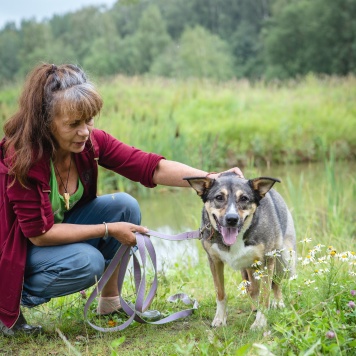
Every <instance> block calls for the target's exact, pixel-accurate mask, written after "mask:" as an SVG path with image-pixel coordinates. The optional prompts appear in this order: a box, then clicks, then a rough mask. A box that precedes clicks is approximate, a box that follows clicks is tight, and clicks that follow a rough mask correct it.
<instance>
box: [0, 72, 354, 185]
mask: <svg viewBox="0 0 356 356" xmlns="http://www.w3.org/2000/svg"><path fill="white" fill-rule="evenodd" d="M98 87H99V90H100V92H101V93H102V95H103V98H104V103H105V104H104V109H103V111H102V114H101V117H100V118H99V119H98V120H97V123H96V125H97V127H99V128H102V129H105V130H107V131H108V132H110V133H112V134H113V135H114V136H116V137H118V138H119V139H121V140H122V141H124V142H126V143H128V144H130V145H133V146H136V147H139V148H142V149H143V150H146V151H151V152H157V153H160V154H163V155H164V156H166V157H167V158H168V159H172V160H177V161H181V162H184V163H187V164H189V165H193V166H196V167H199V168H202V169H205V170H207V171H212V170H214V171H216V170H220V169H225V168H227V167H231V166H234V165H238V166H241V167H246V166H249V165H250V164H251V163H253V164H254V165H257V166H261V165H269V164H271V163H273V164H276V163H298V162H308V161H322V160H323V159H324V157H325V155H326V154H329V153H330V150H331V149H332V150H333V152H334V155H335V158H336V159H337V160H340V159H350V158H351V159H354V158H355V157H356V130H355V125H356V107H355V101H354V98H355V96H356V78H355V77H347V78H336V77H325V78H318V77H315V76H312V75H311V76H308V77H306V78H303V79H301V80H300V81H290V82H283V83H280V82H273V83H264V82H258V83H254V84H252V83H250V82H247V81H231V82H227V83H213V82H210V81H204V80H200V81H198V80H187V81H179V80H173V79H172V80H167V79H160V78H145V77H135V78H126V77H121V76H120V77H115V78H112V80H111V81H105V82H99V83H98ZM18 92H19V86H14V87H7V88H3V89H1V90H0V112H1V116H0V121H4V120H5V119H6V118H8V117H9V116H10V115H11V114H12V113H13V112H14V111H15V110H16V103H17V95H18ZM102 176H103V179H102V182H103V183H102V185H101V187H100V188H101V189H106V187H108V188H109V187H111V188H112V189H117V188H118V187H120V188H122V189H125V190H127V191H132V190H136V189H138V186H137V185H136V184H131V183H130V182H128V181H127V180H125V179H122V178H118V177H117V176H115V175H113V174H111V173H109V172H107V171H103V173H102Z"/></svg>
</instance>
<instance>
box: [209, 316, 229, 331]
mask: <svg viewBox="0 0 356 356" xmlns="http://www.w3.org/2000/svg"><path fill="white" fill-rule="evenodd" d="M211 326H212V327H213V328H217V327H219V326H226V316H224V317H220V316H218V315H216V316H215V318H214V320H213V322H212V323H211Z"/></svg>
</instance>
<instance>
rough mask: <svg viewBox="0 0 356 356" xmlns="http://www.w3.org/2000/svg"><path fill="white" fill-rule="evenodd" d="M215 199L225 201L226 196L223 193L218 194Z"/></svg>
mask: <svg viewBox="0 0 356 356" xmlns="http://www.w3.org/2000/svg"><path fill="white" fill-rule="evenodd" d="M215 200H217V201H223V200H224V196H223V195H221V194H219V195H217V196H216V197H215Z"/></svg>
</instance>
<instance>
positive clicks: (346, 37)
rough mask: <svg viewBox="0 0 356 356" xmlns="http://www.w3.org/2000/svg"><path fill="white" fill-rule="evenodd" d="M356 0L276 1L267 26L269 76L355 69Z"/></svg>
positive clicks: (342, 72) (342, 71) (283, 76)
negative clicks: (272, 14)
mask: <svg viewBox="0 0 356 356" xmlns="http://www.w3.org/2000/svg"><path fill="white" fill-rule="evenodd" d="M355 15H356V1H355V0H338V1H333V0H316V1H308V0H302V1H290V2H281V1H280V2H277V4H276V6H275V11H274V16H273V17H272V18H271V19H270V21H269V25H268V26H267V27H266V30H265V32H264V33H265V38H266V39H265V46H266V58H267V61H268V71H267V73H268V76H270V77H276V76H277V77H280V78H286V77H295V76H297V75H305V74H307V73H310V72H313V73H324V74H336V75H347V74H348V73H350V72H354V71H355V69H356V51H355V46H356V27H355V25H354V18H355Z"/></svg>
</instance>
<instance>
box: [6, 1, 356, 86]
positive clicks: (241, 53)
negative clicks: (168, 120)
mask: <svg viewBox="0 0 356 356" xmlns="http://www.w3.org/2000/svg"><path fill="white" fill-rule="evenodd" d="M355 16H356V0H337V1H334V0H315V1H307V0H301V1H285V0H254V1H250V0H190V1H188V2H187V1H185V0H171V1H165V0H127V1H117V2H116V3H115V4H114V5H113V7H112V8H110V9H108V8H106V7H105V6H97V7H95V6H89V7H84V8H82V9H80V10H78V11H76V12H72V13H67V14H64V15H61V16H59V15H55V16H53V17H52V18H51V19H49V20H45V21H43V22H37V21H36V20H35V19H31V20H26V21H22V22H21V24H20V26H19V27H18V28H17V27H16V26H15V24H13V23H8V24H7V25H6V26H5V27H4V28H3V29H1V30H0V63H1V66H0V67H1V69H0V85H1V84H3V83H6V82H8V81H10V80H13V79H14V78H16V77H20V78H23V76H24V75H25V74H26V73H27V72H28V71H29V69H30V68H32V67H33V66H34V65H35V64H36V63H38V62H40V61H50V62H55V63H63V62H74V63H77V64H80V65H82V66H84V67H85V68H87V69H88V70H90V71H91V72H92V73H93V74H95V75H97V76H108V75H113V74H117V73H121V74H126V75H137V74H148V73H155V74H159V75H163V76H168V77H173V76H178V77H184V78H185V77H191V76H194V77H199V78H201V77H204V78H215V79H219V80H221V79H232V78H249V79H253V80H259V79H261V78H269V79H273V78H290V77H297V76H300V75H306V74H308V73H323V74H329V75H331V74H337V75H343V76H345V75H348V74H350V73H355V71H356V52H355V41H356V39H355V38H356V27H355V25H354V21H353V20H354V18H355ZM88 24H91V25H90V26H89V25H88ZM199 36H202V37H201V42H200V41H199Z"/></svg>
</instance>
